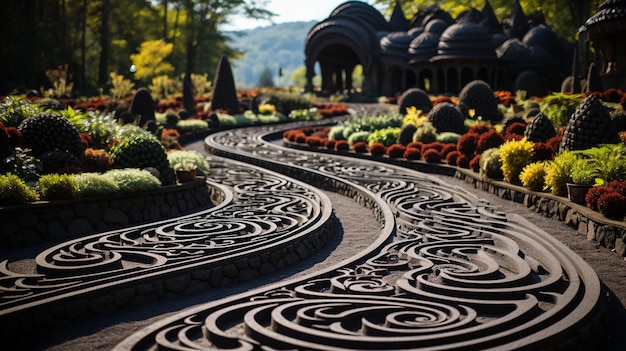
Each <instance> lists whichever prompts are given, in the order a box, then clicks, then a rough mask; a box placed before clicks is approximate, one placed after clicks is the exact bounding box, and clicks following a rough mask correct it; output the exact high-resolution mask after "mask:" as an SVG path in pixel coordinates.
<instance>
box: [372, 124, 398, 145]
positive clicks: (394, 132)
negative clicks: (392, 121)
mask: <svg viewBox="0 0 626 351" xmlns="http://www.w3.org/2000/svg"><path fill="white" fill-rule="evenodd" d="M400 130H401V129H400V128H398V127H387V128H383V129H377V130H375V131H373V132H371V133H370V134H369V135H368V136H367V143H368V145H370V146H371V145H372V144H374V143H377V142H378V143H382V144H383V145H385V146H391V145H392V144H394V143H395V142H396V140H398V136H399V135H400Z"/></svg>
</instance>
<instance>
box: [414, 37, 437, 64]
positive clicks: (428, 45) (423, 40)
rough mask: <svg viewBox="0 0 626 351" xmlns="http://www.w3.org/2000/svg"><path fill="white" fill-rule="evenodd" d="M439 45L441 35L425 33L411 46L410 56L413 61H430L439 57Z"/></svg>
mask: <svg viewBox="0 0 626 351" xmlns="http://www.w3.org/2000/svg"><path fill="white" fill-rule="evenodd" d="M438 45H439V35H438V34H435V33H430V32H424V33H422V34H420V35H418V36H417V37H415V39H413V41H411V43H410V44H409V55H410V57H411V60H413V61H428V60H429V59H430V58H431V57H433V56H435V55H437V46H438Z"/></svg>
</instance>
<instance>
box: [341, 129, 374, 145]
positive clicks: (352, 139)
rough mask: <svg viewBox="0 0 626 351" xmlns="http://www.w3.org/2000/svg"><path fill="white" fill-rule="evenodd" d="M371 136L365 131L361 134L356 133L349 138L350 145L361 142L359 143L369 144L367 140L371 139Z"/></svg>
mask: <svg viewBox="0 0 626 351" xmlns="http://www.w3.org/2000/svg"><path fill="white" fill-rule="evenodd" d="M344 135H345V134H344ZM369 135H370V132H367V131H364V130H363V131H360V132H354V133H352V134H350V136H348V144H350V145H354V143H356V142H359V141H365V142H367V138H368V137H369Z"/></svg>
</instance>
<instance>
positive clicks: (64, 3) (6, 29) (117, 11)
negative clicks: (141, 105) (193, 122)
mask: <svg viewBox="0 0 626 351" xmlns="http://www.w3.org/2000/svg"><path fill="white" fill-rule="evenodd" d="M266 4H267V1H266V0H261V1H258V0H225V1H213V0H169V1H167V0H163V1H152V0H103V1H88V0H28V1H23V0H6V1H3V2H2V11H0V31H2V33H5V34H7V35H5V37H4V39H3V40H2V42H1V43H0V57H2V63H3V64H2V70H0V94H6V93H14V92H23V91H25V89H28V88H35V89H40V88H43V89H44V90H47V89H48V88H50V87H51V83H50V82H49V81H48V79H47V78H46V76H45V74H44V73H45V71H46V70H49V69H55V68H57V67H59V65H66V64H67V65H68V73H69V74H70V75H71V77H72V79H73V81H72V82H71V83H74V84H73V86H74V89H78V90H79V92H80V93H82V94H96V93H98V89H99V88H104V89H105V91H106V90H108V88H109V87H110V81H109V78H110V72H116V73H118V74H121V75H124V76H125V77H127V78H130V72H129V67H130V65H131V62H130V61H129V57H130V55H131V54H136V53H137V49H138V48H139V47H140V45H141V44H142V43H143V42H146V41H151V40H158V39H162V40H164V41H166V42H168V43H172V44H173V50H172V54H171V57H170V59H169V61H170V62H171V63H172V65H173V66H174V67H175V71H174V74H175V75H180V74H182V73H185V72H186V71H189V72H198V73H202V74H204V73H208V74H209V77H211V76H212V74H213V71H214V69H215V67H216V65H217V61H218V59H219V57H220V56H221V55H222V54H229V55H230V54H231V53H233V52H234V50H233V49H231V48H230V47H229V44H228V41H227V39H226V37H224V36H223V35H222V34H221V33H220V32H219V28H218V25H219V24H221V23H225V22H227V21H228V20H229V18H230V17H231V16H233V15H235V14H244V15H246V16H248V17H251V18H270V17H271V16H272V15H273V14H272V13H271V12H269V11H267V10H265V9H264V8H263V7H265V6H266ZM189 49H191V50H189ZM102 56H104V60H103V57H102Z"/></svg>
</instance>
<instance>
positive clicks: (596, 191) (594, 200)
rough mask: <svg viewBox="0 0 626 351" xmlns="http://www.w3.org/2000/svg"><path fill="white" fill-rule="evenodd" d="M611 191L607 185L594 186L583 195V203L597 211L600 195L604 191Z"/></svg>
mask: <svg viewBox="0 0 626 351" xmlns="http://www.w3.org/2000/svg"><path fill="white" fill-rule="evenodd" d="M608 191H611V189H610V188H609V187H607V186H594V187H592V188H591V189H589V190H588V191H587V195H585V204H586V206H587V207H588V208H590V209H592V210H594V211H597V210H598V199H600V196H602V195H604V193H606V192H608Z"/></svg>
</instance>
